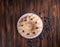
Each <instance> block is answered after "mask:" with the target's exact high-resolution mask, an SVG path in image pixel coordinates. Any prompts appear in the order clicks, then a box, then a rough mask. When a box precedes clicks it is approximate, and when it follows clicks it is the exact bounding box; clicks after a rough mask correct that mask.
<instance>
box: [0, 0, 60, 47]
mask: <svg viewBox="0 0 60 47" xmlns="http://www.w3.org/2000/svg"><path fill="white" fill-rule="evenodd" d="M59 5H60V0H5V1H4V0H0V47H60V6H59ZM29 12H30V13H35V14H37V15H39V16H40V17H41V19H42V21H43V23H44V28H43V31H42V33H41V34H40V35H39V36H38V37H37V38H34V39H31V40H29V39H25V38H23V37H22V36H21V35H20V34H19V33H18V31H17V21H18V19H19V18H20V16H21V15H23V14H25V13H29Z"/></svg>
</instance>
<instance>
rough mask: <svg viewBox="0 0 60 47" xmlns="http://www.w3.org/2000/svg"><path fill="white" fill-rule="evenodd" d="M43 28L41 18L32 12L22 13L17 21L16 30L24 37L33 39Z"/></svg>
mask: <svg viewBox="0 0 60 47" xmlns="http://www.w3.org/2000/svg"><path fill="white" fill-rule="evenodd" d="M42 29H43V22H42V20H41V18H40V17H39V16H38V15H36V14H34V13H26V14H24V15H22V16H21V17H20V18H19V20H18V22H17V30H18V32H19V33H20V35H21V36H22V37H24V38H28V39H33V38H35V37H37V36H39V35H40V34H41V32H42Z"/></svg>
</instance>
